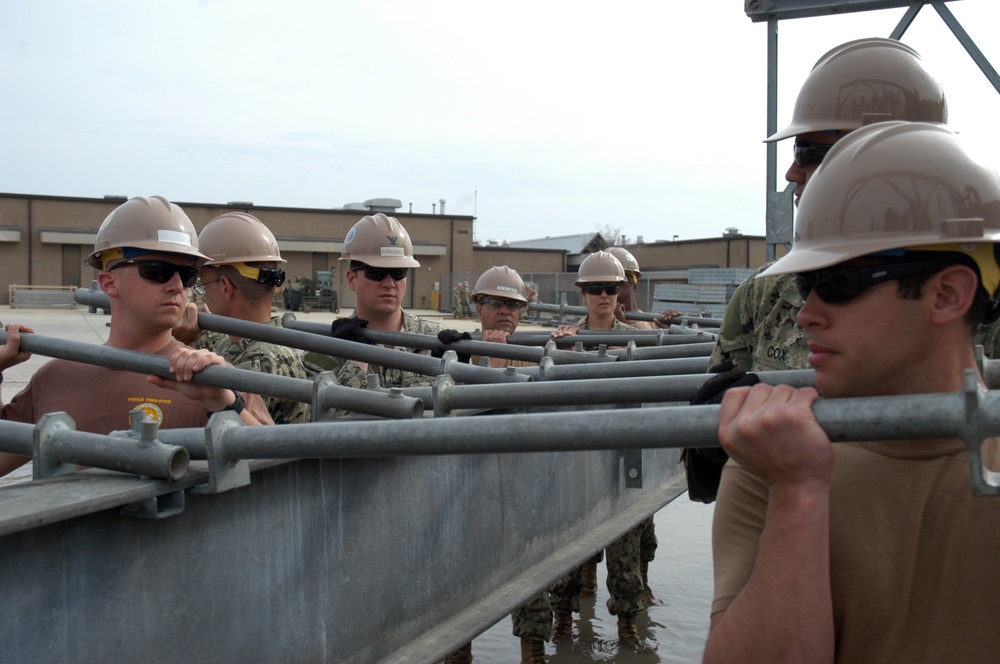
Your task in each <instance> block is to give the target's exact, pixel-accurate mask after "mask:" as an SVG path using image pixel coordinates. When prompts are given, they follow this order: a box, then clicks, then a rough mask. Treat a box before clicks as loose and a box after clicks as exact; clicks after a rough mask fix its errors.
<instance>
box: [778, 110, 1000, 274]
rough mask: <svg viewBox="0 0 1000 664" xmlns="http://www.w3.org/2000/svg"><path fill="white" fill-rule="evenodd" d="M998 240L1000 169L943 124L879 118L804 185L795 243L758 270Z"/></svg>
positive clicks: (844, 142) (805, 267) (808, 267)
mask: <svg viewBox="0 0 1000 664" xmlns="http://www.w3.org/2000/svg"><path fill="white" fill-rule="evenodd" d="M984 242H990V243H996V242H1000V176H998V175H997V172H996V171H994V170H993V169H992V168H990V167H989V166H986V165H985V164H983V163H981V162H979V161H978V160H977V159H975V158H974V157H973V156H972V155H970V154H969V152H968V151H967V149H966V148H965V146H964V145H963V144H962V143H961V141H960V140H959V138H958V136H957V135H956V134H954V133H953V132H952V131H951V130H950V129H948V128H947V127H946V126H944V125H939V124H928V123H923V122H882V123H878V124H875V125H871V126H868V127H862V128H861V129H858V130H857V131H854V132H852V133H850V134H848V135H847V136H845V137H844V138H843V139H841V140H840V141H838V142H837V144H836V145H834V147H833V148H832V149H831V150H830V152H829V154H828V155H827V157H826V159H824V160H823V163H822V164H820V166H819V168H818V169H817V170H816V173H815V174H814V175H813V177H812V179H811V180H810V181H809V187H808V188H807V189H806V191H805V192H804V193H803V194H802V199H801V201H800V203H799V212H798V215H797V217H796V220H795V239H794V241H793V243H792V248H791V250H790V251H789V252H788V254H786V255H785V256H783V257H782V258H781V259H779V260H778V261H777V262H776V263H774V265H772V266H771V267H770V268H768V269H767V270H764V271H763V272H761V273H760V275H759V276H761V277H765V276H772V275H777V274H790V273H797V272H809V271H812V270H818V269H820V268H824V267H829V266H831V265H836V264H838V263H842V262H844V261H847V260H850V259H852V258H856V257H858V256H864V255H867V254H871V253H876V252H882V251H888V250H892V249H905V248H911V247H915V248H919V247H927V248H930V247H931V246H937V245H942V244H948V245H958V246H959V250H961V251H964V252H966V253H971V252H972V250H973V249H974V248H975V247H974V245H976V244H979V243H984Z"/></svg>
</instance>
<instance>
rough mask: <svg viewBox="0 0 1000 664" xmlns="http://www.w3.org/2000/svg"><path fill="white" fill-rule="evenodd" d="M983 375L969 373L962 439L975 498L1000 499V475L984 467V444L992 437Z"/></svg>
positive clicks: (964, 396)
mask: <svg viewBox="0 0 1000 664" xmlns="http://www.w3.org/2000/svg"><path fill="white" fill-rule="evenodd" d="M984 393H985V391H984V390H983V388H982V387H981V386H980V384H979V373H978V372H977V371H976V370H975V369H966V370H965V380H964V383H963V385H962V396H963V402H964V406H965V428H964V430H963V431H962V439H963V440H964V441H965V444H966V445H968V446H969V472H970V474H971V476H972V495H974V496H1000V472H998V471H995V470H990V469H989V468H987V467H986V466H985V465H983V441H984V440H986V438H987V437H988V436H987V435H986V428H985V424H984V422H983V408H982V406H983V394H984Z"/></svg>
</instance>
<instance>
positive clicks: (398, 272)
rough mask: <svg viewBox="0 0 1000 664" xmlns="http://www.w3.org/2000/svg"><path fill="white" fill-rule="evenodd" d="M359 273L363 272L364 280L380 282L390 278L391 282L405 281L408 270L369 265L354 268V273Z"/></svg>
mask: <svg viewBox="0 0 1000 664" xmlns="http://www.w3.org/2000/svg"><path fill="white" fill-rule="evenodd" d="M360 271H364V273H365V279H370V280H371V281H382V280H383V279H385V278H386V277H392V280H393V281H402V280H403V279H406V274H407V273H408V272H409V271H410V270H409V268H405V267H372V266H370V265H365V266H364V267H357V268H354V272H356V273H357V272H360Z"/></svg>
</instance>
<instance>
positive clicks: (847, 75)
mask: <svg viewBox="0 0 1000 664" xmlns="http://www.w3.org/2000/svg"><path fill="white" fill-rule="evenodd" d="M885 120H906V121H908V122H934V123H942V124H944V123H947V122H948V105H947V103H946V101H945V95H944V89H943V88H942V87H941V84H940V83H939V82H938V80H937V79H936V78H935V77H934V76H933V75H932V74H931V73H930V72H928V71H927V70H926V69H925V68H924V64H923V62H922V61H921V59H920V54H919V53H917V52H916V51H915V50H913V49H912V48H910V47H909V46H907V45H906V44H902V43H900V42H898V41H896V40H894V39H882V38H877V37H872V38H868V39H858V40H855V41H849V42H847V43H846V44H841V45H840V46H837V47H836V48H834V49H831V50H830V51H828V52H827V53H826V54H825V55H824V56H823V57H821V58H820V59H819V60H818V61H817V62H816V64H815V65H814V66H813V68H812V71H811V72H810V73H809V76H808V77H807V78H806V81H805V83H803V84H802V89H801V90H799V96H798V98H796V100H795V109H794V110H793V111H792V122H791V124H789V125H788V126H787V127H785V128H784V129H782V130H781V131H779V132H777V133H775V134H772V135H771V136H768V137H767V139H766V140H765V142H768V143H769V142H773V141H780V140H782V139H784V138H789V137H790V136H796V135H798V134H808V133H810V132H814V131H834V130H837V131H843V132H848V131H853V130H854V129H857V128H858V127H863V126H864V125H868V124H872V123H873V122H882V121H885Z"/></svg>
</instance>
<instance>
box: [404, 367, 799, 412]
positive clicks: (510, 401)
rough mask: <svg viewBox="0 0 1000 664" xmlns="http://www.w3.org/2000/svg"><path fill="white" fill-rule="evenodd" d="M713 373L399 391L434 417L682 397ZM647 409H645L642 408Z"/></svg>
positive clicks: (774, 374) (443, 383)
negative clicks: (463, 413) (469, 411)
mask: <svg viewBox="0 0 1000 664" xmlns="http://www.w3.org/2000/svg"><path fill="white" fill-rule="evenodd" d="M711 377H712V374H705V373H701V374H686V375H680V376H640V377H631V378H591V379H587V380H564V381H558V382H531V383H527V384H510V385H456V384H455V383H454V382H453V381H451V380H448V379H445V380H441V379H439V380H438V381H437V382H435V384H434V385H433V386H432V387H411V388H403V393H404V394H406V395H409V396H412V397H415V398H419V399H421V400H422V401H423V403H424V406H425V407H426V408H427V409H433V411H434V415H435V416H437V417H441V416H447V415H450V414H451V413H452V412H454V411H456V410H463V409H470V410H485V409H491V408H536V407H537V408H548V407H555V406H595V405H602V404H606V405H612V404H642V403H663V402H683V403H685V404H686V403H687V402H689V401H690V400H691V398H692V397H694V395H695V393H696V392H697V391H698V389H699V388H700V387H701V386H702V385H703V384H704V383H705V381H706V380H708V379H709V378H711ZM759 377H760V381H761V382H762V383H765V384H767V385H791V386H793V387H812V386H814V385H815V384H816V372H815V371H813V370H812V369H804V370H800V371H768V372H765V373H761V374H759ZM643 412H645V411H643Z"/></svg>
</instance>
